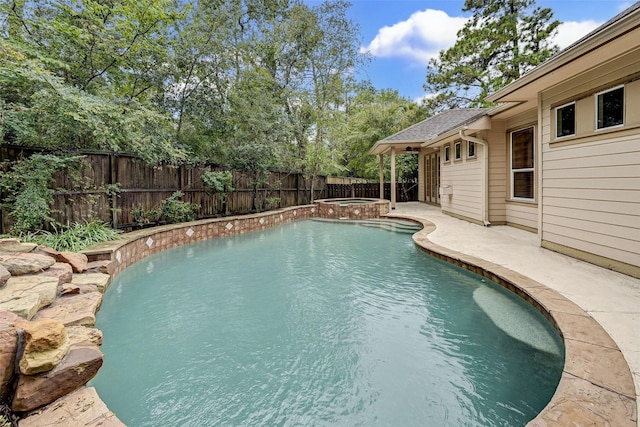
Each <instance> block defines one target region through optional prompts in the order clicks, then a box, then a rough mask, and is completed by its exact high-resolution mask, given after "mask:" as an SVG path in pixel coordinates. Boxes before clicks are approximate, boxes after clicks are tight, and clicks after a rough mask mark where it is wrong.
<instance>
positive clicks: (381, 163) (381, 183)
mask: <svg viewBox="0 0 640 427" xmlns="http://www.w3.org/2000/svg"><path fill="white" fill-rule="evenodd" d="M379 157H380V198H381V199H384V154H379Z"/></svg>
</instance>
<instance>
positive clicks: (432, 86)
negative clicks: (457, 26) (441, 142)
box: [424, 0, 560, 112]
mask: <svg viewBox="0 0 640 427" xmlns="http://www.w3.org/2000/svg"><path fill="white" fill-rule="evenodd" d="M462 10H463V11H464V12H472V14H473V15H472V16H471V19H469V21H468V22H467V23H466V24H465V26H464V27H463V28H462V29H461V30H460V31H459V32H458V40H457V41H456V43H455V44H454V45H453V46H452V47H451V48H449V49H447V50H443V51H440V54H439V57H438V58H437V59H432V60H431V61H430V62H429V65H428V66H427V82H426V84H425V85H424V88H425V90H426V91H428V92H429V93H430V94H432V95H433V97H432V98H429V99H427V100H426V104H427V106H428V107H429V109H430V110H431V111H432V112H435V111H439V110H442V109H446V108H462V107H478V106H485V105H486V103H485V98H486V96H487V95H488V94H489V93H492V92H494V91H496V90H498V89H500V88H501V87H503V86H504V85H506V84H507V83H509V82H511V81H513V80H515V79H517V78H519V77H520V76H521V75H522V74H523V73H525V72H527V71H528V70H530V69H532V68H533V67H535V66H537V65H539V64H541V63H542V62H544V61H545V60H546V59H547V58H549V57H550V56H551V55H553V54H554V53H555V52H557V50H558V47H557V46H555V45H553V44H552V43H551V40H550V39H551V37H552V36H553V35H554V34H555V33H556V32H557V28H558V25H560V22H559V21H557V20H553V12H552V11H551V9H549V8H544V9H543V8H540V7H535V0H466V1H465V5H464V8H463V9H462Z"/></svg>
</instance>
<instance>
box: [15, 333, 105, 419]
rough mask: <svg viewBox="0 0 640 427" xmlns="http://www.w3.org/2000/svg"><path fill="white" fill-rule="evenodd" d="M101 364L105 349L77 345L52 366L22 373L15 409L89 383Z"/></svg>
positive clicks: (25, 408) (45, 401)
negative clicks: (32, 373)
mask: <svg viewBox="0 0 640 427" xmlns="http://www.w3.org/2000/svg"><path fill="white" fill-rule="evenodd" d="M101 366H102V353H101V352H100V349H99V348H98V347H97V346H81V345H77V346H76V345H74V346H72V347H71V350H70V351H69V354H67V356H66V357H65V358H64V359H62V361H61V362H60V363H59V364H58V365H57V366H56V367H55V368H53V369H52V370H50V371H48V372H44V373H41V374H37V375H20V378H19V379H18V385H17V387H16V393H15V396H14V398H13V402H12V406H11V409H12V410H13V411H15V412H26V411H32V410H34V409H37V408H40V407H41V406H44V405H48V404H49V403H51V402H53V401H55V400H57V399H59V398H61V397H62V396H64V395H66V394H69V393H71V392H72V391H75V390H77V389H78V388H80V387H82V386H83V385H85V384H86V383H87V382H88V381H89V380H90V379H91V378H93V377H94V376H95V374H96V373H97V372H98V369H100V367H101ZM66 425H69V424H66Z"/></svg>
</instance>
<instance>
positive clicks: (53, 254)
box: [33, 245, 60, 259]
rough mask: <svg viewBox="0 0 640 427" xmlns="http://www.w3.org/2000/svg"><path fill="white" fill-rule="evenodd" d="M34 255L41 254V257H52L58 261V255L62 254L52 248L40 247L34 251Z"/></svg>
mask: <svg viewBox="0 0 640 427" xmlns="http://www.w3.org/2000/svg"><path fill="white" fill-rule="evenodd" d="M33 253H34V254H40V255H47V256H50V257H51V258H53V259H57V258H58V254H59V253H60V252H58V251H56V250H55V249H53V248H50V247H49V246H42V245H40V246H38V247H36V248H35V249H34V250H33Z"/></svg>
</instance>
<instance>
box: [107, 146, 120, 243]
mask: <svg viewBox="0 0 640 427" xmlns="http://www.w3.org/2000/svg"><path fill="white" fill-rule="evenodd" d="M117 182H118V179H117V171H116V159H115V155H114V154H109V185H110V186H111V188H113V186H114V185H115V184H117ZM116 193H117V192H116V191H111V194H110V195H109V194H107V195H106V196H107V197H108V198H109V205H110V208H111V228H113V229H114V230H117V229H118V211H117V210H116V209H117V208H118V207H117V202H116V199H117V198H118V194H116Z"/></svg>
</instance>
